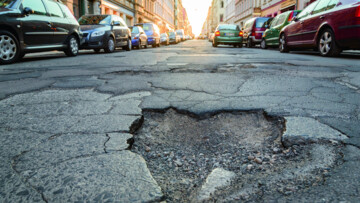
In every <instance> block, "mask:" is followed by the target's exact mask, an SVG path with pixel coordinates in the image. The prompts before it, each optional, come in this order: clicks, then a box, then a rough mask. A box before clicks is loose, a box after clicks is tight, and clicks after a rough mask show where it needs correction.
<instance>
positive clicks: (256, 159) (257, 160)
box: [254, 158, 262, 164]
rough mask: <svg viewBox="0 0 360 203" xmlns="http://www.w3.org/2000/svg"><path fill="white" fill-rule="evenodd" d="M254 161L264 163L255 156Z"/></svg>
mask: <svg viewBox="0 0 360 203" xmlns="http://www.w3.org/2000/svg"><path fill="white" fill-rule="evenodd" d="M254 161H255V162H256V163H257V164H262V160H261V159H260V158H255V159H254Z"/></svg>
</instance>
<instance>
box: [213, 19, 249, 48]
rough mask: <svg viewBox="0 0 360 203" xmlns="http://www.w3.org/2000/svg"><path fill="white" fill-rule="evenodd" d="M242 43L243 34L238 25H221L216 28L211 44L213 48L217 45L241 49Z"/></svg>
mask: <svg viewBox="0 0 360 203" xmlns="http://www.w3.org/2000/svg"><path fill="white" fill-rule="evenodd" d="M242 43H243V32H242V31H241V30H240V27H239V26H238V25H233V24H222V25H218V26H217V28H216V30H215V36H214V39H213V43H212V45H213V47H217V46H218V45H219V44H225V45H233V46H234V47H237V46H238V47H242Z"/></svg>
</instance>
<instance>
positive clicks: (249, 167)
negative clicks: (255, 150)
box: [246, 164, 254, 171]
mask: <svg viewBox="0 0 360 203" xmlns="http://www.w3.org/2000/svg"><path fill="white" fill-rule="evenodd" d="M253 168H254V165H252V164H249V165H247V166H246V169H247V170H248V171H251V170H252V169H253Z"/></svg>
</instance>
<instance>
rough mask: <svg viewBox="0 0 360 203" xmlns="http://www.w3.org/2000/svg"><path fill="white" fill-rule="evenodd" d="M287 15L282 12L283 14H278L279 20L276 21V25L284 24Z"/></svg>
mask: <svg viewBox="0 0 360 203" xmlns="http://www.w3.org/2000/svg"><path fill="white" fill-rule="evenodd" d="M287 16H288V15H286V14H283V15H280V16H279V20H278V22H277V23H276V25H282V24H284V22H285V20H287Z"/></svg>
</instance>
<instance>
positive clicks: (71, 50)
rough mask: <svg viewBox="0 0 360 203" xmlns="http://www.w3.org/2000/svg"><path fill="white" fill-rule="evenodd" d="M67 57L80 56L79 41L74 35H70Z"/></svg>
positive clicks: (66, 51)
mask: <svg viewBox="0 0 360 203" xmlns="http://www.w3.org/2000/svg"><path fill="white" fill-rule="evenodd" d="M64 52H65V54H66V56H70V57H71V56H77V55H78V54H79V41H78V40H77V39H76V37H75V36H74V35H70V37H69V39H68V42H67V48H66V50H65V51H64Z"/></svg>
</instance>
